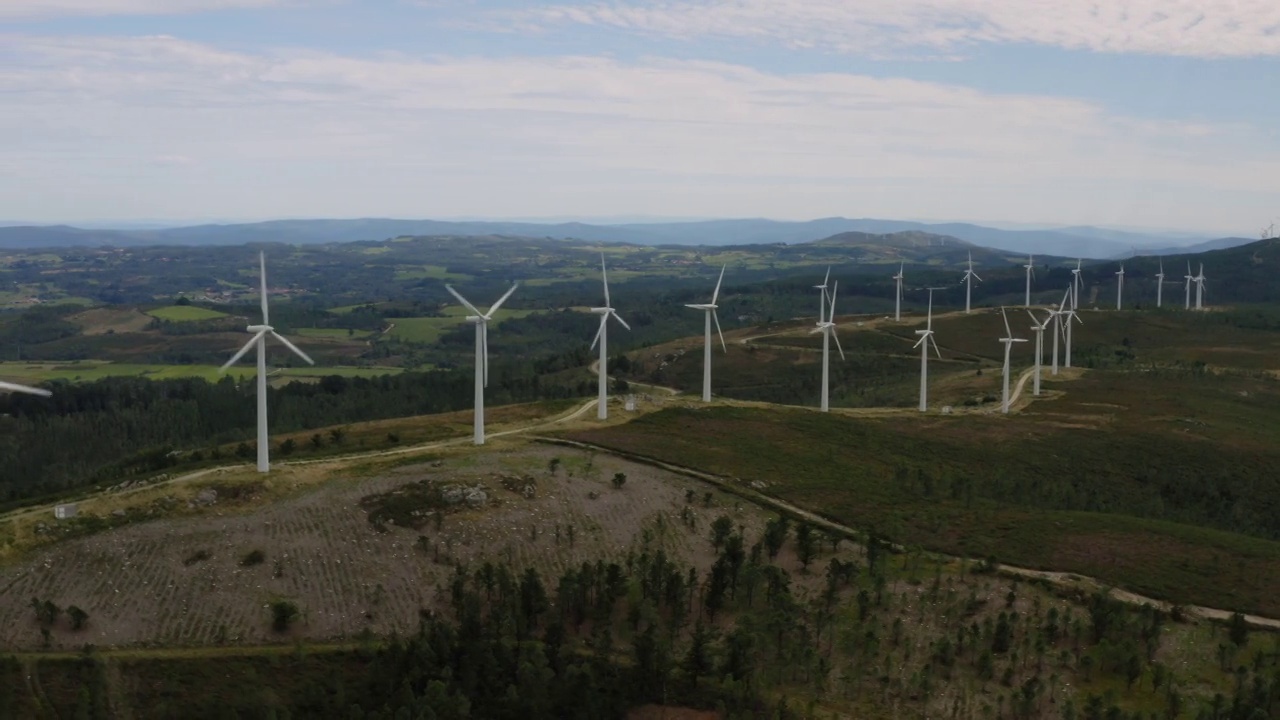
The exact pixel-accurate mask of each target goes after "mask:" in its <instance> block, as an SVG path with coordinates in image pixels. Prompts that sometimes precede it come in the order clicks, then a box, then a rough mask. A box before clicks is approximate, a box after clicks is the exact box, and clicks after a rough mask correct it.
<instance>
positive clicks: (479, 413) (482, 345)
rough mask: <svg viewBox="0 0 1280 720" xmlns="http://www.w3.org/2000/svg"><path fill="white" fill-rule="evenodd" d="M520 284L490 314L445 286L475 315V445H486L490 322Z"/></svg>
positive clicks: (491, 309) (507, 293)
mask: <svg viewBox="0 0 1280 720" xmlns="http://www.w3.org/2000/svg"><path fill="white" fill-rule="evenodd" d="M518 285H519V283H512V285H511V289H510V290H508V291H507V292H506V294H505V295H503V296H502V297H500V298H498V302H496V303H494V304H493V305H492V306H490V307H489V312H484V313H482V312H480V311H479V310H477V309H476V306H475V305H472V304H471V303H469V302H467V299H466V298H464V297H462V295H460V294H459V293H458V291H457V290H454V289H453V286H452V285H449V284H445V286H444V289H445V290H448V291H449V294H450V295H452V296H454V297H455V298H457V299H458V302H460V303H462V306H463V307H465V308H466V309H468V310H470V311H471V312H472V313H474V315H468V316H467V322H470V323H475V326H476V405H475V407H476V411H475V443H476V445H483V444H484V389H485V388H487V387H489V321H490V320H492V319H493V314H494V313H496V312H497V311H498V308H500V307H502V303H504V302H506V301H507V298H509V297H511V293H513V292H515V291H516V287H517V286H518Z"/></svg>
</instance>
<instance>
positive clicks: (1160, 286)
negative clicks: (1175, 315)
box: [1156, 258, 1164, 307]
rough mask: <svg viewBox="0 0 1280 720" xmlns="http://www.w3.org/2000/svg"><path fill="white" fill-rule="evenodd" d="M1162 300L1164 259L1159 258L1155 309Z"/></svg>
mask: <svg viewBox="0 0 1280 720" xmlns="http://www.w3.org/2000/svg"><path fill="white" fill-rule="evenodd" d="M1163 300H1164V258H1160V272H1158V273H1156V307H1160V305H1161V303H1162V301H1163Z"/></svg>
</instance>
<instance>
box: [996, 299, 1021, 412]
mask: <svg viewBox="0 0 1280 720" xmlns="http://www.w3.org/2000/svg"><path fill="white" fill-rule="evenodd" d="M1000 317H1002V318H1004V334H1005V336H1004V337H1002V338H1000V342H1002V343H1004V392H1003V394H1001V396H1000V397H1001V410H1000V412H1002V413H1004V414H1005V415H1008V414H1009V351H1010V350H1012V349H1013V344H1014V343H1016V342H1026V341H1027V339H1026V338H1016V337H1014V336H1013V330H1011V329H1009V316H1008V315H1006V314H1005V312H1004V308H1000Z"/></svg>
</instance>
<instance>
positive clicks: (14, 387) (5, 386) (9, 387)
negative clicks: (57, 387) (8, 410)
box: [0, 380, 53, 397]
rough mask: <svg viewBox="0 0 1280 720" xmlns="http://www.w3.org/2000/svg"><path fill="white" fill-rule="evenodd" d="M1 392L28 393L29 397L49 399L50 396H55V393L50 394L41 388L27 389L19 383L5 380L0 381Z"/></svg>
mask: <svg viewBox="0 0 1280 720" xmlns="http://www.w3.org/2000/svg"><path fill="white" fill-rule="evenodd" d="M0 390H4V391H7V392H20V393H27V394H28V395H41V396H43V397H49V396H50V395H53V393H51V392H49V391H48V390H44V389H41V388H33V387H27V386H26V385H19V384H17V383H11V382H5V381H3V380H0Z"/></svg>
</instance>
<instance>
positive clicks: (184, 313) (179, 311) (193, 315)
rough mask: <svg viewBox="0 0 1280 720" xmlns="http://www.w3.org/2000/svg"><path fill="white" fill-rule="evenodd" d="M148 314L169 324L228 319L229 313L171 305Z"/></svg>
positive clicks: (194, 306)
mask: <svg viewBox="0 0 1280 720" xmlns="http://www.w3.org/2000/svg"><path fill="white" fill-rule="evenodd" d="M147 314H148V315H150V316H151V317H154V318H159V319H161V320H168V321H169V322H192V321H196V320H216V319H218V318H223V317H227V313H224V312H218V311H217V310H210V309H208V308H202V307H199V306H196V305H170V306H168V307H161V308H155V309H154V310H148V311H147Z"/></svg>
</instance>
